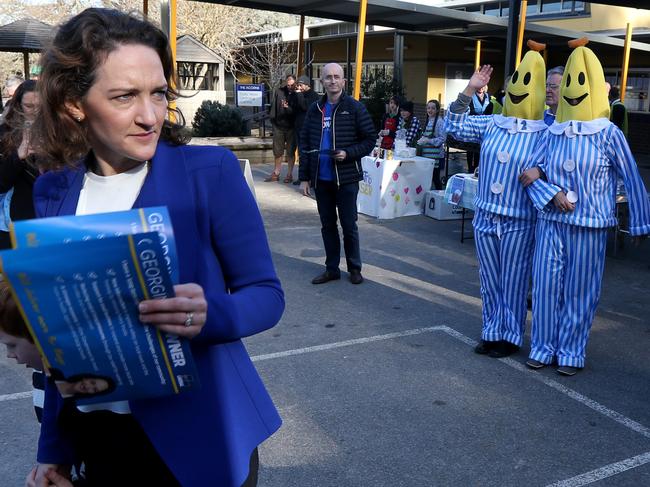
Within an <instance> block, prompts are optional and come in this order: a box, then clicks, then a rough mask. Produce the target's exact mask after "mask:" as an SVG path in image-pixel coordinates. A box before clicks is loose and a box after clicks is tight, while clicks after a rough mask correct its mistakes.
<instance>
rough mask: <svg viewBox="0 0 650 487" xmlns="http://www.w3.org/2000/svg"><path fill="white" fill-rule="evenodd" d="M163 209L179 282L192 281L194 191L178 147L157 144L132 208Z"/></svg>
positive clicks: (193, 263)
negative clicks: (170, 228) (171, 233)
mask: <svg viewBox="0 0 650 487" xmlns="http://www.w3.org/2000/svg"><path fill="white" fill-rule="evenodd" d="M151 206H166V207H167V210H168V211H169V216H170V218H171V221H172V226H173V228H174V240H175V241H176V252H177V255H178V264H179V276H180V282H192V281H194V280H195V275H196V266H197V261H198V260H199V258H198V256H197V255H196V246H197V244H196V239H197V235H198V227H197V222H196V208H195V203H194V188H193V187H192V185H191V184H190V179H189V176H188V172H187V167H186V162H185V155H184V152H183V150H182V149H181V147H177V146H172V145H169V144H167V143H166V142H162V141H161V142H159V143H158V148H157V149H156V154H155V155H154V157H153V160H152V161H151V167H150V168H149V174H148V175H147V178H146V179H145V181H144V184H143V185H142V189H141V190H140V194H139V195H138V198H137V199H136V200H135V203H133V207H134V208H146V207H151Z"/></svg>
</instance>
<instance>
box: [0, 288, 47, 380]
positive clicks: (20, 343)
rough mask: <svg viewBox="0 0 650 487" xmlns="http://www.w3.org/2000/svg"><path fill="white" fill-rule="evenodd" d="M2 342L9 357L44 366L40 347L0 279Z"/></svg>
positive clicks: (33, 365) (0, 331)
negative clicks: (39, 350) (34, 340)
mask: <svg viewBox="0 0 650 487" xmlns="http://www.w3.org/2000/svg"><path fill="white" fill-rule="evenodd" d="M0 343H4V345H5V346H6V347H7V358H12V359H14V360H15V361H16V362H18V363H19V364H25V365H26V366H27V367H31V368H33V369H39V370H40V369H42V368H43V362H42V360H41V356H40V355H39V353H38V349H37V348H36V345H34V342H33V340H32V337H31V335H30V334H29V330H28V329H27V325H26V324H25V322H24V321H23V317H22V316H21V315H20V311H19V310H18V306H17V305H16V302H15V301H14V298H13V296H12V295H11V291H10V288H9V285H8V284H7V283H6V282H5V281H0Z"/></svg>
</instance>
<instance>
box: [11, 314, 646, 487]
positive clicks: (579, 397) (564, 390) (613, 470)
mask: <svg viewBox="0 0 650 487" xmlns="http://www.w3.org/2000/svg"><path fill="white" fill-rule="evenodd" d="M434 331H442V332H444V333H446V334H447V335H449V336H451V337H452V338H455V339H456V340H459V341H461V342H463V343H465V344H466V345H469V346H475V345H476V344H477V342H476V340H473V339H472V338H470V337H468V336H466V335H463V334H462V333H460V332H459V331H457V330H454V329H453V328H450V327H448V326H445V325H439V326H430V327H425V328H414V329H411V330H405V331H401V332H395V333H386V334H384V335H374V336H370V337H364V338H356V339H352V340H344V341H340V342H333V343H326V344H323V345H314V346H311V347H303V348H296V349H293V350H285V351H284V352H276V353H267V354H262V355H254V356H252V357H251V360H252V361H253V362H261V361H265V360H272V359H276V358H283V357H290V356H293V355H303V354H307V353H312V352H319V351H324V350H333V349H336V348H342V347H350V346H353V345H361V344H364V343H372V342H378V341H384V340H391V339H394V338H401V337H406V336H413V335H421V334H423V333H432V332H434ZM497 360H499V361H500V362H502V363H504V364H506V365H508V366H509V367H512V368H513V369H515V370H518V371H520V372H522V373H525V374H527V375H528V376H529V377H531V378H533V379H535V380H538V381H540V382H542V383H543V384H545V385H547V386H549V387H552V388H553V389H555V390H556V391H558V392H560V393H561V394H563V395H565V396H567V397H570V398H571V399H573V400H574V401H577V402H579V403H581V404H583V405H585V406H587V407H589V408H591V409H593V410H594V411H596V412H598V413H600V414H602V415H603V416H605V417H607V418H609V419H611V420H613V421H616V422H617V423H619V424H621V425H623V426H625V427H626V428H628V429H630V430H632V431H634V432H636V433H639V434H641V435H643V436H645V437H646V438H650V428H648V427H646V426H644V425H642V424H641V423H639V422H637V421H634V420H632V419H630V418H628V417H626V416H624V415H622V414H620V413H618V412H616V411H614V410H612V409H609V408H607V407H605V406H603V405H602V404H600V403H598V402H596V401H594V400H592V399H590V398H588V397H587V396H584V395H583V394H580V393H579V392H577V391H574V390H573V389H570V388H568V387H566V386H564V385H563V384H560V383H559V382H557V381H555V380H553V379H549V378H548V377H546V376H544V375H542V374H540V373H539V371H533V370H531V369H528V368H527V367H526V366H525V365H523V364H521V363H519V362H517V361H516V360H513V359H511V358H502V359H497ZM31 396H32V393H31V391H30V392H18V393H15V394H5V395H1V396H0V402H2V401H10V400H15V399H24V398H28V397H31ZM647 463H650V452H647V453H643V454H641V455H638V456H635V457H632V458H628V459H626V460H622V461H620V462H616V463H612V464H609V465H605V466H604V467H601V468H598V469H596V470H592V471H591V472H587V473H584V474H581V475H578V476H576V477H572V478H570V479H566V480H562V481H560V482H557V483H555V484H551V485H549V486H547V487H581V486H584V485H588V484H591V483H593V482H597V481H599V480H602V479H604V478H607V477H611V476H613V475H617V474H619V473H622V472H625V471H627V470H630V469H633V468H636V467H639V466H641V465H645V464H647Z"/></svg>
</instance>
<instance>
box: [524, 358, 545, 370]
mask: <svg viewBox="0 0 650 487" xmlns="http://www.w3.org/2000/svg"><path fill="white" fill-rule="evenodd" d="M526 365H527V366H528V367H530V368H531V369H541V368H542V367H546V364H545V363H544V362H540V361H539V360H535V359H534V358H529V359H528V360H526Z"/></svg>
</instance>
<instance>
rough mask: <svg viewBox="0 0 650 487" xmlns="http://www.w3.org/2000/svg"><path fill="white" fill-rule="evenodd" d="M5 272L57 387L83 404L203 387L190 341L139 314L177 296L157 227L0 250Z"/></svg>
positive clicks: (144, 396)
mask: <svg viewBox="0 0 650 487" xmlns="http://www.w3.org/2000/svg"><path fill="white" fill-rule="evenodd" d="M0 265H1V267H2V273H3V274H4V276H5V278H6V279H7V281H8V282H9V284H10V285H11V287H12V289H13V292H14V297H15V298H16V299H17V301H18V302H19V304H20V308H21V312H22V314H23V317H24V318H25V321H26V322H27V323H28V326H29V327H30V330H31V332H32V335H33V336H34V337H35V339H36V340H35V341H36V343H37V346H38V347H39V349H40V351H41V354H42V355H43V356H44V361H45V365H46V367H47V368H48V369H49V370H50V372H51V374H52V377H53V379H55V381H56V383H57V386H58V387H59V390H60V391H61V393H62V395H64V396H73V397H75V398H76V399H77V402H78V403H79V404H93V403H97V402H107V401H119V400H125V399H138V398H149V397H155V396H163V395H170V394H175V393H179V392H181V391H183V390H186V389H193V388H196V387H198V385H199V384H198V376H197V373H196V369H195V365H194V361H193V359H192V355H191V352H190V347H189V342H188V341H187V340H185V339H180V338H179V337H178V336H176V335H170V334H165V333H161V332H160V331H158V330H157V329H156V328H155V327H152V326H148V325H144V324H143V323H141V322H140V321H139V318H138V317H139V314H138V303H139V302H140V301H142V300H144V299H153V298H163V297H172V296H173V293H174V291H173V284H172V281H171V278H170V276H169V273H168V271H167V265H166V262H165V255H164V251H163V248H162V245H161V243H160V238H159V235H158V233H156V232H148V233H139V234H135V235H124V236H121V237H107V238H102V239H95V240H88V241H80V242H70V243H66V244H51V245H48V247H47V251H45V249H44V248H39V247H24V248H18V249H14V250H7V251H3V252H0Z"/></svg>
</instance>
